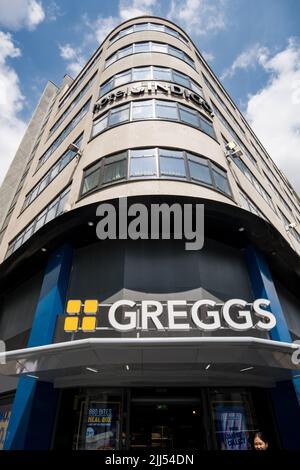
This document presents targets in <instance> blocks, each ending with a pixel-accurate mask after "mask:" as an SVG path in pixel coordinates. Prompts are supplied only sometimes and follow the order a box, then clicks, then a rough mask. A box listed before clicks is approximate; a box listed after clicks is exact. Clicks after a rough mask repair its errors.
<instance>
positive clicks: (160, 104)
mask: <svg viewBox="0 0 300 470" xmlns="http://www.w3.org/2000/svg"><path fill="white" fill-rule="evenodd" d="M155 104H156V117H158V118H163V119H172V120H176V121H177V120H178V113H177V105H176V103H172V102H170V101H159V100H156V103H155Z"/></svg>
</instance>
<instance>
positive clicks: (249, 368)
mask: <svg viewBox="0 0 300 470" xmlns="http://www.w3.org/2000/svg"><path fill="white" fill-rule="evenodd" d="M252 369H254V367H253V366H251V367H245V369H241V370H240V372H246V370H252Z"/></svg>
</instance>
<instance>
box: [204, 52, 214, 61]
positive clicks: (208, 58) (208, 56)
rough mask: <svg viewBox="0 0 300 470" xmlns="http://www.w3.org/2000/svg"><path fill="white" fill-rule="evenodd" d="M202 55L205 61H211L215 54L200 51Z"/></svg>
mask: <svg viewBox="0 0 300 470" xmlns="http://www.w3.org/2000/svg"><path fill="white" fill-rule="evenodd" d="M202 55H203V57H204V59H205V60H206V62H213V61H214V60H215V56H214V55H213V54H212V52H205V51H202Z"/></svg>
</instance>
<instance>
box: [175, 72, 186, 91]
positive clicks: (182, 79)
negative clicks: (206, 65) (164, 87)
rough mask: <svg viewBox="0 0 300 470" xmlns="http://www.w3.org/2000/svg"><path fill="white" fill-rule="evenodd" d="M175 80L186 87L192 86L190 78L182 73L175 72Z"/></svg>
mask: <svg viewBox="0 0 300 470" xmlns="http://www.w3.org/2000/svg"><path fill="white" fill-rule="evenodd" d="M173 77H174V82H175V83H178V84H179V85H183V86H185V87H186V88H190V80H189V78H188V77H186V76H185V75H182V74H181V73H178V72H173Z"/></svg>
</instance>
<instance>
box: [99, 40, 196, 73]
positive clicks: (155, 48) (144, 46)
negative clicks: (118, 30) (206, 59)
mask: <svg viewBox="0 0 300 470" xmlns="http://www.w3.org/2000/svg"><path fill="white" fill-rule="evenodd" d="M147 52H159V53H161V54H169V55H171V56H173V57H176V58H177V59H180V60H183V61H184V62H186V63H187V64H189V65H190V66H191V67H193V68H195V62H194V60H193V59H192V58H191V57H190V56H189V55H188V54H186V53H185V52H183V51H181V50H180V49H178V48H177V47H174V46H170V45H169V44H165V43H162V42H155V41H145V42H135V43H133V44H129V45H128V46H125V47H122V48H121V49H118V50H117V51H115V52H114V53H113V54H112V55H111V56H109V57H108V58H107V59H106V61H105V67H108V66H109V65H111V64H113V63H114V62H116V61H117V60H119V59H122V58H123V57H127V56H129V55H132V54H140V53H147Z"/></svg>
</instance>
